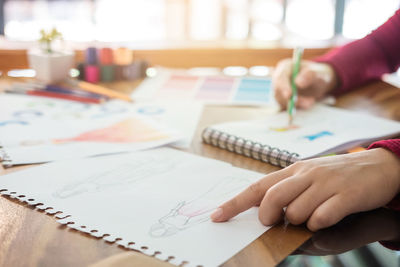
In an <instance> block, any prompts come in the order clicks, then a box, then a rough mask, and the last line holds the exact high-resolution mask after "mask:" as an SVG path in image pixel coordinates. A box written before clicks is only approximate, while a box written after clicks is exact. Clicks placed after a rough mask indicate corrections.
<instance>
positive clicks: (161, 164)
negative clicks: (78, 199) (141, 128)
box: [53, 157, 178, 199]
mask: <svg viewBox="0 0 400 267" xmlns="http://www.w3.org/2000/svg"><path fill="white" fill-rule="evenodd" d="M154 162H157V164H154ZM177 164H178V161H175V160H173V159H170V160H168V161H166V160H162V159H160V158H156V157H145V158H141V159H136V160H135V161H132V162H129V163H123V164H120V165H116V166H115V167H113V168H110V169H108V170H106V171H101V172H98V173H95V174H93V175H91V176H89V177H87V178H85V179H82V180H79V181H74V182H73V183H70V184H67V185H65V186H63V187H61V188H60V189H58V190H57V191H56V192H54V193H53V196H54V197H56V198H63V199H65V198H70V197H75V196H78V195H81V194H85V193H93V192H99V191H102V190H107V189H110V188H113V187H121V186H130V185H131V184H137V183H139V182H141V181H144V180H146V179H148V178H153V177H155V176H157V175H160V174H165V173H167V172H169V171H170V170H173V169H174V167H175V166H176V165H177Z"/></svg>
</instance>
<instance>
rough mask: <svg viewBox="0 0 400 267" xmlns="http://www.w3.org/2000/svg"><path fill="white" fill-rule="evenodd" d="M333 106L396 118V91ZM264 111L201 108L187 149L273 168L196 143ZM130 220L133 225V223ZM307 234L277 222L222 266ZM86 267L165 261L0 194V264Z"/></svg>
mask: <svg viewBox="0 0 400 267" xmlns="http://www.w3.org/2000/svg"><path fill="white" fill-rule="evenodd" d="M116 87H119V88H120V89H121V91H124V90H127V88H128V85H127V84H122V85H121V84H120V85H117V86H116ZM336 105H337V106H338V107H342V108H346V109H351V110H357V111H360V112H364V113H368V114H374V115H377V116H381V117H386V118H391V119H394V120H400V89H397V88H394V87H392V86H390V85H387V84H385V83H383V82H376V83H373V84H370V85H368V86H365V87H363V88H360V89H357V90H354V91H352V92H351V93H348V94H345V95H343V96H341V97H339V98H338V100H337V104H336ZM269 112H270V111H269V110H268V109H264V108H250V107H223V106H206V107H205V108H204V111H203V114H202V118H201V120H200V122H199V126H198V129H197V132H196V135H195V138H194V140H193V143H192V146H191V149H190V150H189V152H191V153H196V154H199V155H202V156H205V157H210V158H215V159H219V160H223V161H226V162H230V163H231V164H232V165H234V166H238V167H242V168H246V169H250V170H254V171H259V172H262V173H266V174H267V173H270V172H273V171H276V170H277V169H278V168H277V167H274V166H271V165H268V164H265V163H262V162H260V161H256V160H253V159H250V158H246V157H244V156H240V155H236V154H233V153H231V152H228V151H224V150H221V149H218V148H215V147H212V146H209V145H205V144H202V143H201V139H200V133H201V130H202V129H204V127H206V126H208V125H211V124H213V123H218V122H223V121H228V120H241V119H254V118H262V117H264V116H267V114H268V113H269ZM28 167H29V166H28ZM21 168H26V167H16V168H10V169H7V170H5V169H3V168H1V167H0V174H5V173H8V172H12V171H18V170H19V169H21ZM0 179H1V177H0ZM127 223H129V222H127ZM131 224H132V227H134V222H131ZM232 234H234V233H232ZM310 236H311V232H309V231H308V230H307V229H306V228H305V227H304V226H292V225H287V224H285V223H281V224H279V225H276V226H274V227H273V228H272V229H271V230H269V231H268V232H266V233H265V234H263V235H262V236H261V237H259V238H258V239H257V240H255V241H254V242H253V243H251V244H250V245H249V246H247V247H246V248H245V249H243V250H242V251H241V252H239V253H238V254H237V255H235V256H234V257H232V258H231V259H230V260H228V261H227V262H226V263H225V264H224V265H223V266H225V267H236V266H274V265H276V264H277V263H279V262H280V261H281V260H282V259H284V258H285V257H286V256H287V255H289V254H290V253H291V252H292V251H294V250H295V249H296V248H297V247H298V246H300V245H301V244H302V243H303V242H305V241H306V240H307V239H308V238H309V237H310ZM215 245H216V246H217V245H223V244H215ZM204 257H207V255H204ZM88 265H91V266H95V267H101V266H160V267H161V266H167V265H170V264H168V263H165V262H161V261H159V260H157V259H154V258H151V257H148V256H144V255H142V254H140V253H138V252H134V251H128V250H126V249H124V248H122V247H120V246H118V245H116V244H112V243H108V242H106V241H104V240H102V239H97V238H94V237H92V236H89V235H87V234H84V233H81V232H78V231H76V230H72V229H69V228H67V227H65V226H62V225H60V224H58V223H57V222H56V221H55V219H54V218H53V217H51V216H49V215H46V214H44V213H43V212H40V211H38V210H37V209H35V208H34V207H29V206H27V205H25V204H21V203H18V202H16V201H14V200H11V199H9V198H7V197H4V196H3V197H0V266H88Z"/></svg>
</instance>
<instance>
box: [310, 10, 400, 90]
mask: <svg viewBox="0 0 400 267" xmlns="http://www.w3.org/2000/svg"><path fill="white" fill-rule="evenodd" d="M399 49H400V10H398V11H397V12H396V13H395V14H394V15H393V16H392V17H391V18H390V19H389V20H388V21H387V22H386V23H385V24H383V25H382V26H380V27H379V28H378V29H376V30H375V31H373V32H372V33H371V34H369V35H367V36H366V37H364V38H363V39H360V40H357V41H354V42H352V43H349V44H347V45H345V46H342V47H338V48H336V49H334V50H332V51H330V52H328V53H327V54H325V55H323V56H321V57H319V58H317V59H316V61H318V62H325V63H329V64H331V65H332V66H333V68H334V69H335V71H336V73H337V75H338V78H339V87H338V88H336V90H335V91H334V92H333V93H334V94H340V93H343V92H346V91H349V90H350V89H351V88H354V87H357V86H360V85H362V84H365V83H367V82H369V81H371V80H376V79H380V77H381V76H382V74H384V73H389V72H394V71H396V70H397V68H398V67H399V66H400V50H399Z"/></svg>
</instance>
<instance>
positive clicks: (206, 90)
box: [195, 77, 235, 101]
mask: <svg viewBox="0 0 400 267" xmlns="http://www.w3.org/2000/svg"><path fill="white" fill-rule="evenodd" d="M234 83H235V79H234V78H230V77H208V78H205V79H204V82H203V84H202V85H201V86H200V88H199V91H198V92H197V94H196V97H195V98H196V99H198V100H214V101H227V100H229V98H230V97H231V95H232V90H233V86H234Z"/></svg>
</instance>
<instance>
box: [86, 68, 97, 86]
mask: <svg viewBox="0 0 400 267" xmlns="http://www.w3.org/2000/svg"><path fill="white" fill-rule="evenodd" d="M99 76H100V72H99V67H97V66H95V65H86V67H85V80H86V81H87V82H90V83H98V82H99V78H100V77H99Z"/></svg>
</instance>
